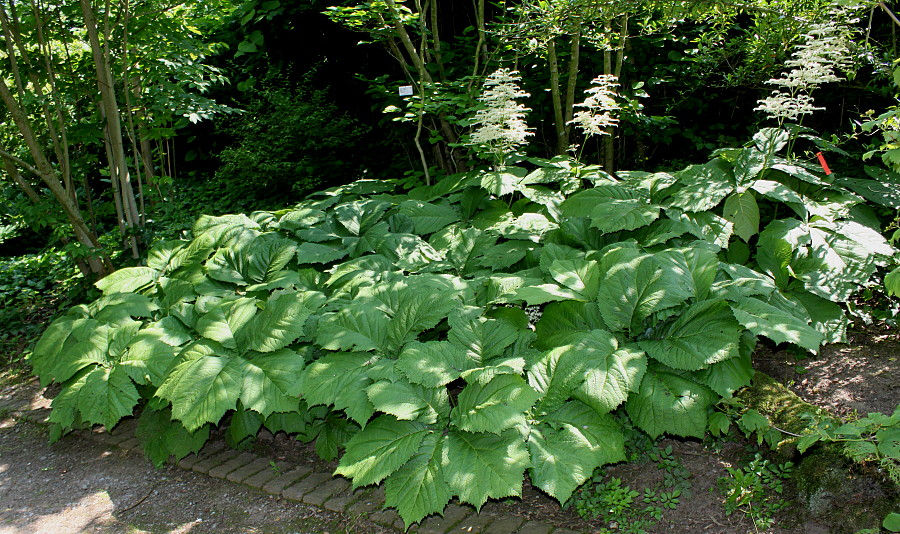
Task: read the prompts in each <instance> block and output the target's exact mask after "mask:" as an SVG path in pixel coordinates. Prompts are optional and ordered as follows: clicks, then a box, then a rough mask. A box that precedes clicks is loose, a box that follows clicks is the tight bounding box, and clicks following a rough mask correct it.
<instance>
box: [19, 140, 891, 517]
mask: <svg viewBox="0 0 900 534" xmlns="http://www.w3.org/2000/svg"><path fill="white" fill-rule="evenodd" d="M782 137H783V136H782V135H781V134H780V133H779V132H778V131H774V130H769V131H766V132H764V133H763V134H761V135H760V136H757V138H756V140H755V143H754V146H750V147H744V148H740V149H729V150H723V151H720V152H719V153H718V154H717V155H716V156H715V159H714V160H713V161H711V162H709V163H707V164H704V165H695V166H691V167H689V168H687V169H684V170H682V171H679V172H676V173H672V174H669V173H655V174H650V173H641V172H631V173H620V174H619V176H618V177H612V176H609V175H607V174H603V173H601V172H599V171H597V170H594V169H591V168H578V167H576V166H574V165H573V164H572V163H570V162H569V161H567V160H563V159H558V160H551V161H534V162H533V164H534V165H536V168H533V169H531V170H529V169H525V168H520V167H508V168H505V169H504V170H503V171H497V172H472V173H468V174H464V175H455V176H451V177H448V178H446V179H444V180H442V181H441V182H439V183H437V184H435V185H433V186H426V187H420V188H417V189H414V190H412V191H409V192H407V193H402V194H401V193H399V192H398V191H397V190H396V188H395V185H394V184H393V183H391V182H375V181H365V180H364V181H358V182H355V183H353V184H350V185H347V186H342V187H338V188H334V189H330V190H327V191H324V192H321V193H318V194H315V195H313V196H312V197H310V198H309V199H308V200H306V201H303V202H301V203H300V204H298V205H297V206H296V207H294V208H291V209H286V210H282V211H277V212H254V213H252V214H250V215H228V216H223V217H209V216H204V217H201V218H200V219H199V220H198V221H197V222H196V224H195V225H194V227H193V237H192V238H191V239H189V240H169V241H162V242H160V243H158V244H157V245H156V246H154V247H153V249H152V250H151V252H150V254H149V257H148V260H147V264H146V266H142V267H133V268H129V269H123V270H120V271H118V272H116V273H114V274H112V275H110V276H109V277H107V278H105V279H104V280H101V281H100V282H99V283H98V287H99V288H100V289H101V290H102V292H103V296H102V297H100V298H99V299H98V300H96V301H94V302H92V303H90V304H87V305H82V306H76V307H75V308H73V309H71V310H70V311H69V313H68V314H67V315H66V316H64V317H62V318H60V319H59V320H58V321H56V322H55V323H54V324H53V325H51V326H50V328H49V329H48V330H47V332H46V333H45V334H44V337H43V338H42V339H41V341H40V343H39V344H38V346H37V347H36V349H35V352H34V356H33V357H32V364H33V366H34V369H35V372H36V373H37V374H38V375H39V376H40V377H41V380H42V382H43V383H44V384H47V383H50V382H54V381H55V382H59V383H61V384H62V391H61V393H60V394H59V396H58V397H57V398H56V399H54V403H53V413H52V416H51V422H52V423H53V424H54V429H55V433H54V437H59V436H60V435H62V434H63V433H65V432H67V431H69V430H71V429H73V428H78V427H80V426H84V425H89V424H97V423H99V424H103V425H106V426H107V427H112V426H114V425H115V424H116V423H117V422H118V421H119V420H120V419H121V418H122V417H126V416H129V415H131V414H132V413H133V411H134V410H135V408H136V407H138V406H143V407H144V409H143V411H142V412H141V421H140V425H141V426H142V428H146V429H147V431H146V432H142V433H141V435H142V436H144V437H145V450H146V451H147V453H148V454H149V455H150V456H151V458H153V459H154V460H155V461H157V462H162V461H163V460H165V458H166V457H168V455H170V454H171V455H175V456H176V457H179V456H183V455H186V454H188V453H189V452H191V451H193V450H197V449H199V447H201V446H202V444H203V442H204V441H205V440H206V436H207V433H208V432H209V429H210V428H211V426H212V425H218V424H224V421H226V420H227V421H229V422H230V423H229V426H228V430H227V432H228V434H229V436H230V437H229V440H230V441H231V442H232V443H236V444H241V443H242V442H243V441H244V440H245V439H252V438H253V436H254V435H255V434H256V432H258V430H259V429H260V428H262V427H265V428H267V429H269V430H270V431H272V432H277V431H281V430H284V431H286V432H289V433H291V434H296V435H298V436H299V437H301V438H303V439H307V440H313V439H314V440H316V447H317V450H318V451H319V452H320V454H323V455H324V456H326V457H335V456H337V455H338V454H340V450H341V449H343V451H344V452H343V455H342V456H341V460H340V463H339V466H338V468H337V471H336V472H337V473H338V474H341V475H343V476H346V477H348V478H350V479H352V480H353V484H354V486H366V485H369V484H378V483H383V484H384V488H385V494H386V502H387V504H388V506H393V507H395V508H397V510H398V512H399V514H400V516H401V517H402V518H403V519H404V521H405V522H406V523H407V525H409V524H413V523H416V522H419V521H421V520H422V519H423V518H424V517H425V516H427V515H429V514H432V513H438V512H440V511H441V510H443V508H444V507H445V506H446V504H447V503H448V502H449V501H450V499H451V498H453V497H454V496H456V497H458V498H459V499H460V500H461V501H464V502H467V503H470V504H472V505H474V506H476V507H479V508H480V507H481V506H482V505H483V504H484V503H485V502H486V501H487V500H488V499H496V498H504V497H507V496H515V495H520V494H521V490H522V480H523V476H524V474H525V473H526V472H527V473H528V475H529V476H530V479H531V481H532V483H533V484H534V485H535V486H536V487H539V488H541V489H542V490H544V491H545V492H547V493H548V494H550V495H552V496H554V497H555V498H557V499H559V500H560V501H561V502H566V501H568V500H569V498H570V496H571V495H572V492H573V491H574V490H575V488H577V487H578V486H579V485H581V484H582V483H584V482H585V481H586V480H588V479H589V478H590V477H591V475H592V473H593V472H594V470H595V469H596V468H597V467H600V466H602V465H605V464H609V463H614V462H618V461H621V460H623V459H625V441H626V438H625V431H624V427H623V424H622V423H621V421H622V420H627V421H628V424H629V425H633V426H634V427H636V428H638V429H640V430H641V431H643V432H645V433H647V434H648V435H650V436H651V437H654V438H655V437H658V436H660V435H662V434H672V435H678V436H702V435H703V434H704V433H705V432H706V429H707V426H708V414H709V412H710V410H711V408H712V406H713V405H714V404H715V403H716V402H717V401H718V400H719V399H720V398H722V397H725V398H728V397H731V395H732V394H733V392H734V391H736V390H737V389H739V388H740V387H742V386H744V385H746V384H747V383H748V382H749V380H750V378H751V376H752V373H753V371H752V367H751V365H750V354H751V352H752V351H753V348H754V346H755V342H756V337H757V336H766V337H768V338H770V339H772V340H773V341H775V342H778V343H793V344H796V345H798V346H800V347H802V348H804V349H806V350H816V349H818V347H819V346H820V345H821V344H822V343H823V342H824V341H834V340H837V339H840V338H841V337H842V330H841V327H842V325H845V323H846V319H845V318H844V315H843V312H842V310H841V307H840V306H839V305H838V302H840V301H841V300H843V299H845V298H846V296H847V295H850V294H852V293H853V292H854V291H856V290H857V289H858V288H860V287H863V286H865V285H866V284H868V283H869V276H870V275H871V273H872V272H874V270H875V269H876V268H877V266H878V265H880V264H882V263H884V262H885V261H886V258H887V257H888V256H890V255H891V254H893V248H892V247H890V246H889V245H888V244H887V242H886V241H885V240H884V238H883V237H881V235H880V234H879V233H878V231H876V230H875V229H874V228H873V225H872V221H871V220H870V219H867V218H866V217H865V214H864V212H861V211H860V210H858V209H855V208H856V207H857V205H858V204H861V203H862V202H863V199H862V198H861V197H859V196H857V195H855V194H853V193H852V192H850V191H848V190H847V189H846V188H844V187H843V186H840V185H837V184H833V183H830V182H828V181H826V180H825V179H824V178H822V177H821V176H820V175H819V174H817V173H816V171H815V170H813V169H810V168H807V167H805V166H803V165H801V164H794V163H791V162H788V161H787V160H784V159H781V158H779V157H778V156H776V155H774V154H776V153H777V151H778V150H780V148H781V147H783V145H784V143H783V141H782ZM767 205H772V206H774V205H778V206H781V207H782V209H781V212H782V213H784V211H785V207H786V208H787V209H788V212H789V213H792V214H793V215H794V216H793V217H789V218H781V219H776V218H774V215H773V214H774V213H775V211H776V210H774V209H772V210H769V209H754V208H759V207H760V206H767ZM760 214H765V216H763V215H760ZM526 307H529V309H530V310H534V307H537V308H539V310H540V314H537V313H535V314H533V315H532V317H537V316H538V315H539V319H538V320H537V322H536V323H534V324H532V323H531V322H530V321H529V315H528V314H526V312H525V308H526Z"/></svg>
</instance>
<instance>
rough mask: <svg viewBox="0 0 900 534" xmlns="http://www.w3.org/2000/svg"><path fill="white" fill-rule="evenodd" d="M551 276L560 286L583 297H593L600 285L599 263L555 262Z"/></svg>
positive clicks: (551, 267)
mask: <svg viewBox="0 0 900 534" xmlns="http://www.w3.org/2000/svg"><path fill="white" fill-rule="evenodd" d="M549 269H550V276H552V277H553V279H554V280H556V281H557V282H559V283H560V284H562V285H564V286H566V287H568V288H569V289H571V290H573V291H576V292H578V293H580V294H582V295H586V296H587V295H590V296H593V295H595V294H596V293H597V289H598V288H599V285H600V269H599V263H597V262H596V261H587V260H582V261H578V260H555V261H554V262H553V263H551V264H550V268H549Z"/></svg>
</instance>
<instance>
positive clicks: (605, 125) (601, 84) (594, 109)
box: [569, 74, 621, 137]
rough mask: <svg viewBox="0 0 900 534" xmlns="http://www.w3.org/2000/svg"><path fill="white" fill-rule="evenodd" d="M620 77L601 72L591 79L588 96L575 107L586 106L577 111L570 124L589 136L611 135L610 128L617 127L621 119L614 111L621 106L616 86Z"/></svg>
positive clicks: (587, 91)
mask: <svg viewBox="0 0 900 534" xmlns="http://www.w3.org/2000/svg"><path fill="white" fill-rule="evenodd" d="M618 81H619V79H618V78H617V77H616V76H614V75H612V74H601V75H600V76H597V77H596V78H594V79H593V80H592V81H591V88H590V89H587V90H586V91H585V94H587V95H588V96H587V98H586V99H585V101H584V102H582V103H581V104H575V107H579V108H586V109H585V110H584V111H577V112H575V115H574V117H573V119H572V120H571V121H570V122H569V124H574V125H575V126H577V127H578V128H580V129H581V130H582V131H584V134H585V135H586V136H588V137H590V136H592V135H609V133H610V132H609V129H610V128H615V127H616V125H617V124H618V123H619V119H617V118H615V117H613V116H612V112H614V111H617V110H619V109H621V108H620V106H619V104H618V102H616V96H618V93H617V92H616V87H618V86H619V83H618Z"/></svg>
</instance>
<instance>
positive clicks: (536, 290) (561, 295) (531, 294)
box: [515, 284, 588, 306]
mask: <svg viewBox="0 0 900 534" xmlns="http://www.w3.org/2000/svg"><path fill="white" fill-rule="evenodd" d="M515 298H516V299H518V300H524V301H525V302H526V303H527V304H528V305H529V306H537V305H540V304H546V303H548V302H557V301H560V300H588V298H587V297H585V296H584V295H582V294H581V293H579V292H577V291H573V290H571V289H567V288H564V287H560V286H558V285H556V284H540V285H526V286H523V287H520V288H518V289H517V290H516V292H515Z"/></svg>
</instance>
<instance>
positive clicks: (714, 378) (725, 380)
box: [696, 353, 754, 398]
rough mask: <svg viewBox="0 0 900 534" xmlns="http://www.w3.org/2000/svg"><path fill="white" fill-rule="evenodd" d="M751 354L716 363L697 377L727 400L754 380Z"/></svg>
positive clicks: (700, 372)
mask: <svg viewBox="0 0 900 534" xmlns="http://www.w3.org/2000/svg"><path fill="white" fill-rule="evenodd" d="M753 374H754V371H753V365H752V364H751V362H750V354H749V353H748V354H740V355H738V356H737V357H734V358H730V359H728V360H725V361H724V362H719V363H714V364H712V365H710V366H709V367H708V368H706V369H702V370H700V371H698V372H697V373H696V376H697V377H698V378H699V379H700V380H701V381H702V382H703V383H704V384H706V385H707V386H709V387H710V389H712V390H713V391H715V392H716V393H718V394H719V395H721V396H722V397H725V398H730V397H731V396H732V395H734V392H735V391H737V390H739V389H741V388H742V387H744V386H747V385H749V384H750V380H751V379H752V378H753Z"/></svg>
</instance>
